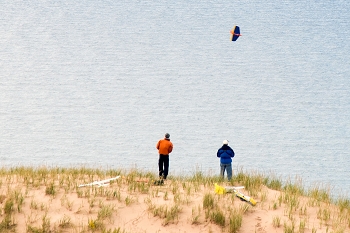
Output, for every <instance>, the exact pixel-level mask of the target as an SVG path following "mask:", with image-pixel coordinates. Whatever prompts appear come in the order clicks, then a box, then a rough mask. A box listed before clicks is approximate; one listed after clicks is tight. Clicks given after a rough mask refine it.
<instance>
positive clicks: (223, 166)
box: [220, 163, 225, 178]
mask: <svg viewBox="0 0 350 233" xmlns="http://www.w3.org/2000/svg"><path fill="white" fill-rule="evenodd" d="M224 175H225V164H222V163H220V176H221V177H222V178H224Z"/></svg>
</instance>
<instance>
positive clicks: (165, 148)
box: [156, 133, 173, 179]
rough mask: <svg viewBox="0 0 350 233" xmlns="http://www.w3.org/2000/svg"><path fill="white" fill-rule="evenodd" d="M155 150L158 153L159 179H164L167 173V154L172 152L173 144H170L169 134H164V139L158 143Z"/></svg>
mask: <svg viewBox="0 0 350 233" xmlns="http://www.w3.org/2000/svg"><path fill="white" fill-rule="evenodd" d="M156 148H157V149H158V153H159V160H158V167H159V177H160V178H161V179H166V178H167V176H168V172H169V154H170V153H171V152H172V151H173V143H172V142H170V134H168V133H166V134H165V137H164V139H161V140H159V141H158V143H157V146H156Z"/></svg>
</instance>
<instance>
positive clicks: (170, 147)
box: [168, 143, 173, 154]
mask: <svg viewBox="0 0 350 233" xmlns="http://www.w3.org/2000/svg"><path fill="white" fill-rule="evenodd" d="M172 151H173V144H172V143H170V146H169V149H168V152H169V154H170V153H171V152H172Z"/></svg>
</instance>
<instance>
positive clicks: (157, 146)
mask: <svg viewBox="0 0 350 233" xmlns="http://www.w3.org/2000/svg"><path fill="white" fill-rule="evenodd" d="M159 146H160V140H159V141H158V143H157V145H156V148H157V150H159Z"/></svg>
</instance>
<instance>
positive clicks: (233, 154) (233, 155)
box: [231, 149, 235, 158]
mask: <svg viewBox="0 0 350 233" xmlns="http://www.w3.org/2000/svg"><path fill="white" fill-rule="evenodd" d="M231 152H232V155H231V157H232V158H233V157H235V152H234V151H233V150H232V149H231Z"/></svg>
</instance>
